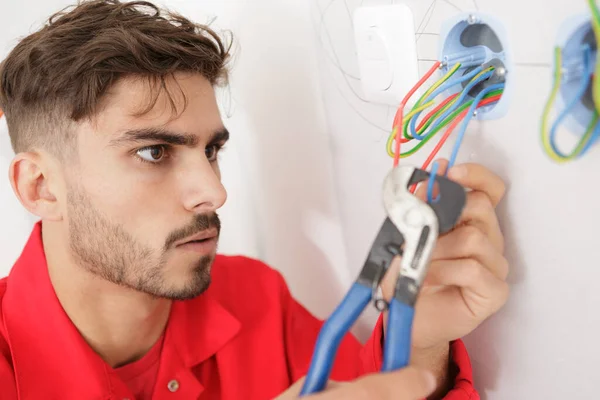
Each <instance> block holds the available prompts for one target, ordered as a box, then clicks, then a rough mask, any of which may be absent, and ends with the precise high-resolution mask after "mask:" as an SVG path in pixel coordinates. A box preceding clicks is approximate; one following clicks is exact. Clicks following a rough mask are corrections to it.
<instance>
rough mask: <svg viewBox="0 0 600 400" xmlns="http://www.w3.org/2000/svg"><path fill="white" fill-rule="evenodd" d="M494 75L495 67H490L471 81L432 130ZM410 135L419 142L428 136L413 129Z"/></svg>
mask: <svg viewBox="0 0 600 400" xmlns="http://www.w3.org/2000/svg"><path fill="white" fill-rule="evenodd" d="M493 73H494V72H493V67H490V68H488V69H486V70H485V71H482V72H481V73H479V74H477V75H476V76H475V77H474V78H473V79H472V80H471V82H469V84H468V85H467V86H466V87H465V88H464V89H463V91H462V92H461V93H460V95H459V96H458V98H456V99H454V100H452V101H451V102H450V103H448V105H449V107H448V109H447V110H445V111H444V113H443V114H442V115H441V116H440V117H439V118H438V120H437V121H436V122H435V123H434V124H433V126H432V127H431V129H434V128H435V127H436V125H437V124H439V121H440V120H442V121H443V120H444V119H445V118H446V117H447V116H448V115H450V114H451V113H452V112H453V111H454V110H456V108H457V107H458V106H460V104H461V103H462V102H463V100H464V99H465V97H467V95H468V94H469V92H470V91H471V89H473V87H475V86H476V85H478V84H479V83H481V82H483V81H485V80H487V79H489V78H491V76H492V75H493ZM410 134H411V136H412V137H414V138H415V139H419V140H423V139H425V137H426V136H427V133H425V134H419V133H417V132H416V131H413V130H412V129H411V132H410Z"/></svg>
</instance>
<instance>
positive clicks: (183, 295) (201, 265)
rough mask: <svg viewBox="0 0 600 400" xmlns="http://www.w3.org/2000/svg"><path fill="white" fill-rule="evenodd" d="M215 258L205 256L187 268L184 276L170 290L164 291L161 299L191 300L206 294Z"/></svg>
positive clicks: (176, 280) (179, 277)
mask: <svg viewBox="0 0 600 400" xmlns="http://www.w3.org/2000/svg"><path fill="white" fill-rule="evenodd" d="M213 261H214V256H204V257H202V258H201V259H200V260H199V261H196V263H194V264H193V265H192V266H191V267H190V268H186V272H185V273H184V274H181V275H184V276H181V275H179V276H178V277H177V279H174V281H175V282H173V283H172V284H171V285H165V286H168V287H169V288H168V289H167V290H164V291H162V292H163V293H161V294H162V295H161V296H160V297H165V298H169V299H171V300H189V299H193V298H195V297H198V296H199V295H201V294H202V293H204V292H205V291H206V290H207V289H208V287H209V286H210V283H211V276H210V271H211V267H212V263H213Z"/></svg>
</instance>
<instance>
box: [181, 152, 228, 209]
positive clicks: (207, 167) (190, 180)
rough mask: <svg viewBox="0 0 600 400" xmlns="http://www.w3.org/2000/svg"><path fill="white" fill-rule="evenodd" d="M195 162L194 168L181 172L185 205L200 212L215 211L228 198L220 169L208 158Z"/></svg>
mask: <svg viewBox="0 0 600 400" xmlns="http://www.w3.org/2000/svg"><path fill="white" fill-rule="evenodd" d="M194 164H195V165H194V167H193V168H189V169H186V170H185V171H182V172H181V177H180V179H181V181H182V182H183V187H184V191H183V193H184V194H183V203H184V207H185V208H186V209H187V210H188V211H192V212H194V213H198V214H203V213H210V212H215V211H216V210H218V209H219V208H221V207H222V206H223V204H225V200H227V191H226V190H225V187H224V186H223V184H222V183H221V176H220V173H219V170H218V168H217V167H216V166H213V164H211V163H210V162H209V161H208V160H207V159H206V158H204V159H203V160H200V161H199V162H196V163H194Z"/></svg>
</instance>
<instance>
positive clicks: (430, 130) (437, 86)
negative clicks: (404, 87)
mask: <svg viewBox="0 0 600 400" xmlns="http://www.w3.org/2000/svg"><path fill="white" fill-rule="evenodd" d="M440 65H441V62H439V61H438V62H436V63H435V64H434V65H433V67H431V69H430V70H429V71H428V72H427V73H426V74H425V76H423V78H422V79H421V80H420V81H419V82H418V83H417V85H416V86H415V87H414V88H413V89H412V90H410V91H409V93H408V94H407V95H406V97H405V98H404V99H403V100H402V102H401V103H400V106H399V107H398V111H397V112H396V116H395V117H394V123H393V126H392V132H391V133H390V135H389V137H388V140H387V144H386V149H387V153H388V155H389V156H390V157H393V158H394V167H395V166H397V165H398V163H399V159H400V158H405V157H409V156H411V155H413V154H415V153H416V152H418V151H419V150H420V149H421V148H422V147H423V146H424V145H425V144H426V143H427V142H428V141H429V140H431V139H432V138H433V137H434V136H435V135H436V134H437V133H438V132H439V131H440V130H442V129H444V128H445V127H448V129H447V130H446V132H445V133H444V135H443V136H442V138H441V139H440V141H439V142H438V144H437V145H436V146H435V148H434V149H433V151H432V152H431V154H430V155H429V156H428V157H427V160H426V161H425V162H424V163H423V166H422V169H427V167H428V166H429V164H430V163H431V161H432V160H433V159H434V157H435V156H436V155H437V153H438V152H439V151H440V149H441V148H442V146H443V145H444V143H445V142H446V140H447V139H448V137H449V136H450V134H451V133H452V132H453V131H454V130H455V129H456V127H457V126H458V125H459V124H460V123H461V122H463V124H462V126H461V128H460V130H459V133H458V137H457V140H456V143H455V145H454V148H453V150H452V153H451V156H450V160H449V164H448V169H449V168H450V167H451V166H452V165H454V163H455V161H456V157H457V155H458V150H459V148H460V145H461V143H462V138H463V137H464V134H465V132H466V130H467V126H468V124H469V122H470V121H471V119H472V118H473V116H474V115H475V111H476V109H478V108H481V107H485V106H488V105H491V104H494V103H496V102H498V101H499V100H500V97H501V96H502V93H503V90H504V84H503V83H502V84H494V85H490V86H488V87H487V88H485V89H483V90H482V91H481V92H480V93H479V94H478V95H477V96H476V97H475V98H470V96H469V93H470V92H471V90H472V89H473V88H474V87H475V86H477V85H478V84H480V83H482V82H484V81H486V80H488V79H490V78H491V77H492V75H493V74H494V67H489V68H484V67H483V66H480V67H478V68H475V69H474V70H472V71H470V72H469V73H467V74H465V75H463V76H461V77H459V78H454V79H451V78H452V77H453V76H454V75H455V74H456V72H457V71H458V70H459V69H460V68H461V64H460V63H459V64H456V65H454V66H453V67H452V68H450V70H449V71H448V72H447V73H446V74H445V75H444V76H443V77H442V78H441V79H440V80H438V81H437V82H435V83H434V84H433V85H431V87H430V88H429V89H428V90H427V91H426V92H425V93H424V94H423V95H422V96H421V97H420V98H419V99H418V100H417V102H416V103H415V105H414V106H413V107H412V109H411V110H410V111H409V112H408V113H407V114H406V115H404V108H405V107H406V104H407V103H408V100H410V98H411V97H412V96H413V95H414V93H415V92H416V91H417V90H418V89H419V88H420V87H421V86H423V84H424V83H425V82H426V81H427V80H428V79H429V78H430V77H431V76H432V75H433V74H434V72H435V71H436V70H437V69H439V67H440ZM464 82H468V83H467V84H466V86H465V87H464V88H463V90H462V91H460V92H459V93H456V94H453V95H451V96H449V97H448V98H446V99H444V100H443V101H442V102H440V104H439V105H437V106H436V107H435V108H433V109H432V110H431V111H430V112H429V113H428V114H427V115H426V116H425V117H424V118H423V119H422V120H421V121H420V122H417V120H418V118H419V116H420V115H421V113H423V111H425V110H426V109H428V108H430V107H433V106H434V105H435V99H436V97H438V96H439V95H440V94H442V93H444V92H445V91H446V90H448V89H450V88H451V87H453V86H455V85H461V84H463V83H464ZM417 123H418V124H417ZM415 140H416V141H418V143H417V144H416V145H414V146H413V147H412V148H410V149H409V150H406V151H404V152H401V151H400V148H401V144H405V143H410V142H413V141H415ZM394 144H395V147H394ZM436 173H437V165H436V163H434V165H432V171H431V175H432V176H434V175H435V174H436ZM433 183H434V179H431V180H430V181H429V184H428V191H427V193H428V201H429V202H430V203H431V202H434V201H436V200H435V199H433V196H432V194H433ZM414 190H415V187H413V188H412V189H411V191H412V192H414Z"/></svg>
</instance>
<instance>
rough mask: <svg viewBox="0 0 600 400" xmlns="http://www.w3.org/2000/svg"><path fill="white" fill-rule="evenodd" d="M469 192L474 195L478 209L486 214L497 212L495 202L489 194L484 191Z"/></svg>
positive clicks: (474, 202)
mask: <svg viewBox="0 0 600 400" xmlns="http://www.w3.org/2000/svg"><path fill="white" fill-rule="evenodd" d="M469 194H470V195H472V201H473V204H474V205H475V207H476V208H477V209H478V210H481V212H482V213H485V214H495V212H496V211H495V209H494V204H493V203H492V199H491V198H490V197H489V196H488V195H487V194H485V193H482V192H472V193H469Z"/></svg>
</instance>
